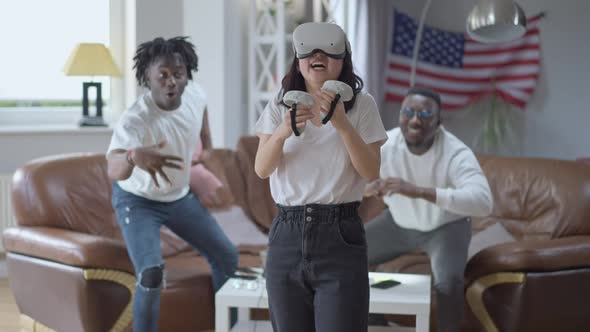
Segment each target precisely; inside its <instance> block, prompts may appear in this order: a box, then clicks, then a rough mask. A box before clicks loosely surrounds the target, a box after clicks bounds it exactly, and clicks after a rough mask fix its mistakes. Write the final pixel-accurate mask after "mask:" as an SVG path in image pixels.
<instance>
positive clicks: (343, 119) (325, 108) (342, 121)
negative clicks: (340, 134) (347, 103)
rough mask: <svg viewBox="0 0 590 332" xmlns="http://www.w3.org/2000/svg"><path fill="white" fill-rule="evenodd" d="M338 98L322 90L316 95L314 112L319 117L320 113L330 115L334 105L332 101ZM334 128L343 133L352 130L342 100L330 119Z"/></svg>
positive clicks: (332, 93) (334, 94) (330, 92)
mask: <svg viewBox="0 0 590 332" xmlns="http://www.w3.org/2000/svg"><path fill="white" fill-rule="evenodd" d="M335 97H336V93H334V92H332V91H329V90H326V89H321V90H319V91H317V92H316V93H315V94H314V98H315V104H314V108H313V109H312V112H314V113H316V114H317V115H319V112H322V113H324V115H328V113H329V112H330V105H332V101H333V100H334V98H335ZM330 122H331V123H332V126H333V127H334V128H335V129H336V130H338V131H342V130H345V129H348V128H350V121H348V117H347V116H346V112H345V111H344V103H343V102H342V100H339V101H338V103H337V104H336V108H335V109H334V114H333V115H332V118H331V119H330Z"/></svg>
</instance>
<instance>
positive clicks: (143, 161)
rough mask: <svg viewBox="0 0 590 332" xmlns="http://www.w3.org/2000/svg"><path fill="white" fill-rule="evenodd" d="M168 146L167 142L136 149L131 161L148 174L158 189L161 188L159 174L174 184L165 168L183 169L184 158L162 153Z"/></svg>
mask: <svg viewBox="0 0 590 332" xmlns="http://www.w3.org/2000/svg"><path fill="white" fill-rule="evenodd" d="M166 144H167V142H166V141H162V142H160V143H158V144H154V145H151V146H145V147H141V148H136V149H134V150H133V152H132V153H131V160H132V161H133V163H134V164H135V166H137V167H139V168H141V169H143V170H144V171H146V172H148V173H149V174H150V176H151V177H152V180H153V181H154V183H155V184H156V187H158V188H159V187H160V184H159V183H158V178H157V174H160V176H161V177H162V178H163V179H164V180H166V182H168V183H169V184H172V183H171V182H170V179H169V178H168V175H166V173H165V172H164V167H169V168H174V169H182V168H183V159H182V158H180V157H177V156H173V155H166V154H162V153H161V152H160V150H161V149H162V148H164V147H165V146H166Z"/></svg>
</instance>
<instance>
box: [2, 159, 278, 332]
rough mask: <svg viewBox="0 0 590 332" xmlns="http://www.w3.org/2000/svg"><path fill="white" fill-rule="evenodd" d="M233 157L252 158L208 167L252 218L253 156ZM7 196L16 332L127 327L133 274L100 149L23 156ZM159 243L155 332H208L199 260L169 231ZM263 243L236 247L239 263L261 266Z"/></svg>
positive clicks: (209, 297) (206, 273) (206, 288)
mask: <svg viewBox="0 0 590 332" xmlns="http://www.w3.org/2000/svg"><path fill="white" fill-rule="evenodd" d="M240 156H242V157H244V156H245V157H249V156H248V155H247V154H240V153H234V152H233V151H230V150H216V151H214V153H213V159H214V160H213V164H214V165H216V166H217V167H213V168H214V170H215V172H217V173H218V175H219V176H220V177H222V178H223V179H224V181H229V182H230V184H229V185H230V187H231V190H232V194H233V196H234V200H235V202H236V203H237V204H239V205H241V206H242V207H243V208H244V211H246V213H248V214H250V215H251V213H250V209H248V206H247V201H248V200H249V199H247V198H246V186H245V185H246V182H247V181H244V179H243V177H242V176H241V175H240V170H241V169H245V170H248V169H249V168H248V167H249V166H248V165H242V164H244V163H246V164H249V163H251V165H252V167H253V160H251V159H246V160H245V161H244V160H240ZM252 172H253V171H252ZM260 181H261V180H260ZM258 187H261V188H264V185H262V186H258ZM250 200H252V201H255V200H254V199H253V197H251V198H250ZM12 202H13V207H14V213H15V216H16V220H17V223H18V226H17V227H13V228H9V229H7V230H5V231H4V232H3V244H4V248H5V249H6V251H7V256H6V258H7V259H6V261H7V267H8V278H9V283H10V287H11V290H12V292H13V294H14V297H15V299H16V302H17V306H18V308H19V311H20V313H21V323H22V324H21V325H22V327H23V330H24V331H31V332H33V331H59V332H79V331H85V332H94V331H96V332H104V331H125V330H131V328H130V326H131V324H130V323H131V321H132V305H131V303H132V302H131V294H132V293H133V291H134V288H135V277H134V275H133V267H132V265H131V262H130V260H129V258H128V255H127V251H126V248H125V244H124V241H123V240H122V236H121V233H120V231H119V226H118V224H117V222H116V219H115V216H114V212H113V209H112V207H111V183H110V182H109V180H108V176H107V168H106V160H105V157H104V155H101V154H70V155H59V156H51V157H47V158H43V159H37V160H34V161H31V162H29V163H27V164H26V165H24V166H23V167H21V168H20V169H18V170H17V171H16V172H15V174H14V177H13V183H12ZM261 212H262V211H261ZM261 212H258V211H257V212H256V213H255V215H260V213H261ZM269 213H270V212H269ZM262 215H264V213H262ZM253 218H254V217H253ZM161 248H162V253H163V255H164V257H165V261H166V288H165V289H164V290H163V292H162V297H161V308H162V310H161V315H160V328H159V330H160V331H165V332H179V331H191V332H192V331H205V330H212V329H213V328H214V317H215V316H214V294H213V289H212V284H211V277H210V269H209V266H208V265H207V263H206V261H205V259H204V258H203V257H201V256H199V255H198V254H196V253H195V252H194V251H193V250H192V249H191V248H190V247H189V246H188V245H187V244H186V243H185V242H184V241H182V240H180V239H179V238H178V237H176V236H175V235H174V234H172V233H171V232H169V231H168V230H166V229H162V231H161ZM261 249H262V248H256V247H243V248H240V265H242V266H260V258H259V255H258V252H259V251H260V250H261Z"/></svg>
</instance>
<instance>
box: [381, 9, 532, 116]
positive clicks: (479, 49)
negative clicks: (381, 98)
mask: <svg viewBox="0 0 590 332" xmlns="http://www.w3.org/2000/svg"><path fill="white" fill-rule="evenodd" d="M541 17H542V14H539V15H537V16H534V17H532V18H529V19H528V20H527V21H528V22H527V31H526V34H525V35H524V36H523V37H522V38H520V39H518V40H516V41H512V42H508V43H501V44H484V43H479V42H476V41H474V40H472V39H470V38H469V37H468V36H467V35H466V34H464V33H456V32H449V31H445V30H440V29H434V28H431V27H428V26H426V25H425V26H424V28H423V31H422V41H421V42H420V52H419V53H418V61H417V65H416V76H415V79H414V84H415V85H416V86H423V87H429V88H432V89H435V90H436V91H438V92H439V93H440V94H441V98H442V102H443V109H445V110H453V109H460V108H463V107H465V106H467V105H468V104H470V103H472V102H474V101H475V100H477V99H479V98H481V97H483V96H485V95H487V94H490V93H492V92H493V91H495V92H496V94H497V95H498V96H500V97H501V98H503V99H504V100H506V101H507V102H509V103H511V104H514V105H516V106H518V107H520V108H524V107H525V106H526V104H527V101H528V100H529V98H530V97H531V95H532V94H533V92H534V90H535V86H536V84H537V79H538V77H539V71H540V64H541V59H540V58H541V49H540V36H539V28H538V26H537V25H538V24H537V23H538V21H539V19H540V18H541ZM393 29H394V31H393V41H392V46H391V50H390V53H389V57H388V68H387V71H386V77H387V83H386V85H385V93H386V95H385V96H386V100H388V101H398V102H401V101H402V100H403V98H404V95H405V92H406V91H407V89H408V88H409V87H410V75H411V66H412V54H413V51H414V41H415V39H416V31H417V30H418V22H417V21H416V20H414V19H413V18H411V17H410V16H408V15H406V14H403V13H400V12H398V11H394V24H393Z"/></svg>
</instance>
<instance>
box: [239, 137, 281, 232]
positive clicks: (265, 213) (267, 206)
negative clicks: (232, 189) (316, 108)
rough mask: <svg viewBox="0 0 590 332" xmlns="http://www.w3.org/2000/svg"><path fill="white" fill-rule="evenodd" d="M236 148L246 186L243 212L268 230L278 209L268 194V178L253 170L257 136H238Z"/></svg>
mask: <svg viewBox="0 0 590 332" xmlns="http://www.w3.org/2000/svg"><path fill="white" fill-rule="evenodd" d="M236 149H237V151H236V156H237V158H238V163H239V167H240V171H241V173H242V176H243V178H244V183H245V186H246V196H245V200H246V206H247V208H246V209H244V212H245V213H246V214H247V215H248V216H250V218H251V219H252V220H253V221H254V222H255V223H256V224H257V225H258V226H260V227H261V228H262V229H263V230H264V231H266V232H268V230H269V229H270V225H271V223H272V220H273V218H274V216H276V215H277V212H278V210H277V207H276V205H275V202H274V200H273V198H272V196H271V194H270V185H269V182H268V179H261V178H259V177H258V175H256V172H254V160H255V158H256V151H257V150H258V137H255V136H246V137H242V138H240V141H239V142H238V145H237V148H236Z"/></svg>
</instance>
